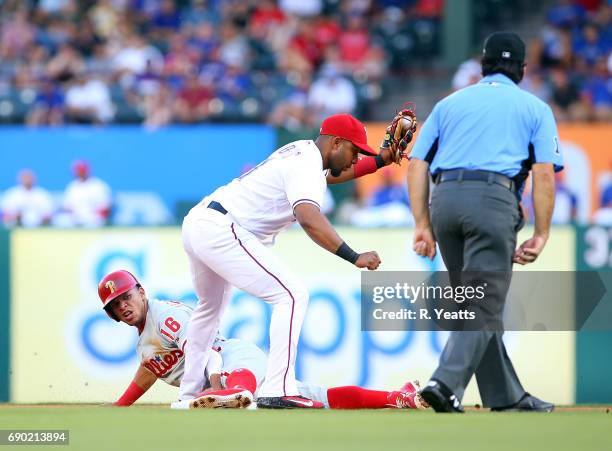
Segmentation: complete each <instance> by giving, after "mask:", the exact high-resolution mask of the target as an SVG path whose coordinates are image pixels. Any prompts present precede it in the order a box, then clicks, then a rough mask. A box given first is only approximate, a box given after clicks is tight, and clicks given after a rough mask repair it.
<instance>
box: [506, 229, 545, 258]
mask: <svg viewBox="0 0 612 451" xmlns="http://www.w3.org/2000/svg"><path fill="white" fill-rule="evenodd" d="M546 241H547V238H546V237H545V236H541V235H534V236H532V237H531V238H529V239H528V240H526V241H525V242H523V244H521V245H520V246H519V247H518V248H517V249H516V250H515V251H514V255H513V256H512V261H513V262H514V263H518V264H519V265H527V264H529V263H533V262H534V261H536V259H537V258H538V256H539V255H540V254H541V253H542V250H543V249H544V246H546Z"/></svg>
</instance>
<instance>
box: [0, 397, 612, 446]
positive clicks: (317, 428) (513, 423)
mask: <svg viewBox="0 0 612 451" xmlns="http://www.w3.org/2000/svg"><path fill="white" fill-rule="evenodd" d="M11 428H15V429H69V430H70V445H69V446H65V447H55V446H53V447H51V448H53V449H73V450H88V451H90V450H91V451H97V450H147V451H153V450H164V451H182V450H211V451H213V450H214V451H226V450H244V451H259V450H265V451H273V450H299V451H323V450H351V451H352V450H368V451H384V450H403V449H406V450H418V451H424V450H470V451H476V450H531V449H533V450H554V451H560V450H572V451H574V450H580V451H582V450H598V451H602V450H605V449H610V446H611V445H610V444H611V443H612V413H609V414H606V409H605V408H597V409H593V410H586V411H561V412H554V413H552V414H524V413H523V414H520V413H512V414H510V413H506V414H499V413H498V414H495V413H488V412H468V413H466V414H465V415H435V414H434V413H432V412H415V411H400V410H382V411H374V410H362V411H329V410H327V411H262V410H258V411H245V410H191V411H172V410H169V409H168V408H166V407H157V406H137V407H132V408H123V409H119V408H113V407H92V406H61V407H39V406H3V407H0V429H11ZM51 448H49V447H44V448H43V449H51ZM3 449H16V450H18V451H21V450H23V451H25V450H27V449H38V450H40V449H41V448H40V446H38V447H30V446H19V447H4V446H0V451H2V450H3Z"/></svg>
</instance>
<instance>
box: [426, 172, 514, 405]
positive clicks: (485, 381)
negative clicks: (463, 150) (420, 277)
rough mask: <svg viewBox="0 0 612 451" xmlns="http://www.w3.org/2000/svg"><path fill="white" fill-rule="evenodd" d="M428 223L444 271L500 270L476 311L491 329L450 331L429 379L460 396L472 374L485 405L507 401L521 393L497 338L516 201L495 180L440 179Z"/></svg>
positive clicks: (507, 280) (509, 272) (500, 331)
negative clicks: (436, 244) (444, 385)
mask: <svg viewBox="0 0 612 451" xmlns="http://www.w3.org/2000/svg"><path fill="white" fill-rule="evenodd" d="M431 221H432V226H433V230H434V234H435V236H436V239H437V242H438V245H439V247H440V252H441V254H442V258H443V260H444V263H445V265H446V267H447V269H448V270H449V271H470V272H472V271H476V272H478V271H500V272H502V273H500V274H504V277H502V278H501V280H500V279H499V278H497V279H496V283H495V284H493V285H494V286H491V287H488V288H487V298H486V303H485V304H483V306H484V309H486V310H483V311H481V312H479V313H480V314H481V315H484V316H485V317H488V318H487V320H486V322H487V324H488V325H489V326H491V327H484V328H483V329H482V330H475V331H453V332H451V334H450V337H449V339H448V341H447V343H446V346H445V347H444V350H443V351H442V354H441V356H440V363H439V366H438V368H437V369H436V371H435V372H434V374H433V376H432V379H436V380H438V381H440V382H443V383H444V384H446V385H447V386H448V387H449V388H450V389H451V390H452V391H453V393H454V394H455V395H456V396H457V397H458V398H459V399H462V398H463V394H464V392H465V388H466V386H467V385H468V383H469V381H470V379H471V378H472V375H473V374H476V381H477V382H478V389H479V391H480V397H481V399H482V402H483V404H484V406H485V407H504V406H509V405H512V404H514V403H516V402H517V401H518V400H519V399H520V398H521V397H522V396H523V395H524V394H525V390H524V389H523V387H522V386H521V383H520V381H519V379H518V376H517V375H516V372H515V371H514V367H513V366H512V362H511V361H510V358H509V357H508V354H507V353H506V348H505V346H504V343H503V341H502V335H503V322H502V321H503V318H502V315H503V309H504V304H505V301H506V295H507V293H508V289H509V286H510V280H511V277H512V255H513V253H514V250H515V248H516V234H517V231H518V230H519V228H520V223H521V219H520V215H519V210H518V200H517V198H516V196H515V194H514V193H513V192H512V191H510V190H509V189H507V188H505V187H503V186H501V185H498V184H493V183H491V184H490V183H487V182H481V181H461V182H460V181H448V182H443V183H440V184H439V185H436V186H435V188H434V191H433V194H432V199H431ZM464 282H465V281H464ZM476 308H479V307H476Z"/></svg>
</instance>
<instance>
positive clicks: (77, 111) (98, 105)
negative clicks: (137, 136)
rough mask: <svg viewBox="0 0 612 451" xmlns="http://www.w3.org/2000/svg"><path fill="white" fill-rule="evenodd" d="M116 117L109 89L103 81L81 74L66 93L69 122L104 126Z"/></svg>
mask: <svg viewBox="0 0 612 451" xmlns="http://www.w3.org/2000/svg"><path fill="white" fill-rule="evenodd" d="M113 115H114V108H113V104H112V103H111V99H110V92H109V90H108V87H107V86H106V84H105V83H104V82H102V81H101V80H98V79H95V78H93V77H91V76H89V75H87V74H86V73H81V74H79V75H77V76H76V77H75V79H74V80H73V81H72V82H71V83H70V85H69V87H68V89H67V91H66V116H67V119H68V121H69V122H76V123H80V124H83V123H85V124H104V123H107V122H109V121H110V120H111V119H112V118H113Z"/></svg>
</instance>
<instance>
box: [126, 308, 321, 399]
mask: <svg viewBox="0 0 612 451" xmlns="http://www.w3.org/2000/svg"><path fill="white" fill-rule="evenodd" d="M192 312H193V310H192V309H191V308H190V307H188V306H186V305H185V304H182V303H180V302H175V301H159V300H156V299H150V300H149V302H148V310H147V319H146V322H145V326H144V328H143V330H142V332H141V333H140V337H139V339H138V344H137V353H138V356H139V357H140V360H141V363H142V365H143V366H144V367H145V368H146V369H147V370H149V371H150V372H151V373H153V374H154V375H155V376H156V377H157V378H158V379H161V380H163V381H164V382H166V383H167V384H170V385H173V386H175V387H178V386H179V384H180V383H181V378H182V377H183V373H184V369H185V356H184V352H183V348H184V346H185V339H186V337H187V325H188V324H189V318H190V316H191V314H192ZM211 356H212V357H214V358H215V360H216V361H214V362H213V361H211V360H213V359H209V364H208V366H207V368H206V369H205V370H204V371H201V373H203V374H204V385H203V388H208V387H210V382H209V380H208V375H209V374H211V373H212V372H215V373H231V372H232V371H234V370H237V369H239V368H247V369H248V370H250V371H251V372H252V373H253V374H254V375H255V378H256V380H257V386H258V387H260V386H261V384H262V383H263V381H264V377H265V375H266V365H267V356H266V354H265V353H264V352H263V351H262V350H261V349H259V348H258V347H257V346H255V345H254V344H252V343H249V342H247V341H244V340H239V339H235V338H231V339H227V338H224V337H222V336H220V335H216V338H215V341H214V343H213V351H212V352H211ZM221 382H222V384H223V385H225V377H223V378H221ZM297 384H298V389H299V393H300V394H301V395H302V396H306V397H307V398H311V399H314V400H315V401H320V402H322V403H323V404H325V406H326V407H329V403H328V401H327V389H326V388H323V387H319V386H316V385H312V384H307V383H304V382H299V381H298V382H297Z"/></svg>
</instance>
